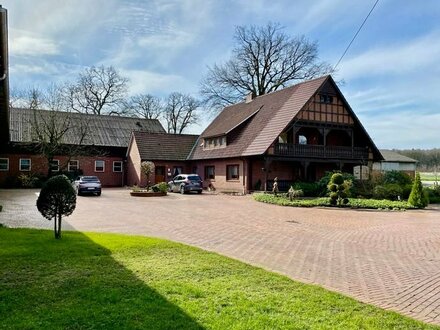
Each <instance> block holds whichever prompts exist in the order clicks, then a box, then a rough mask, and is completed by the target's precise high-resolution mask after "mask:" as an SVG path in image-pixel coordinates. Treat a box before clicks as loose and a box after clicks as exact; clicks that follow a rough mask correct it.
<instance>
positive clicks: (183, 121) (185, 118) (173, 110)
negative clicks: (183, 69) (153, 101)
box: [165, 93, 199, 134]
mask: <svg viewBox="0 0 440 330" xmlns="http://www.w3.org/2000/svg"><path fill="white" fill-rule="evenodd" d="M198 107H199V102H198V101H197V100H196V99H195V98H193V97H191V96H190V95H185V94H181V93H171V94H170V95H169V96H168V99H167V102H166V106H165V120H166V122H167V126H168V133H173V134H182V132H183V131H184V130H185V128H187V127H188V126H189V125H191V124H194V123H196V122H197V119H198V117H197V109H198Z"/></svg>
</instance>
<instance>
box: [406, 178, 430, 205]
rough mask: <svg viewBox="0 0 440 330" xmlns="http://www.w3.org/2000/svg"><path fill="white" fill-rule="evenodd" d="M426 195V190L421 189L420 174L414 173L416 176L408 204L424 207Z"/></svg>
mask: <svg viewBox="0 0 440 330" xmlns="http://www.w3.org/2000/svg"><path fill="white" fill-rule="evenodd" d="M428 198H429V197H428V195H427V193H426V191H425V192H424V191H423V185H422V181H421V180H420V174H419V173H418V172H417V173H416V178H415V179H414V183H413V187H412V190H411V194H410V195H409V198H408V204H409V205H412V206H414V207H417V208H421V209H423V208H425V207H426V206H427V205H428V203H429V199H428Z"/></svg>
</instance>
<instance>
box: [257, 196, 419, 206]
mask: <svg viewBox="0 0 440 330" xmlns="http://www.w3.org/2000/svg"><path fill="white" fill-rule="evenodd" d="M253 197H254V199H255V200H256V201H258V202H263V203H268V204H275V205H281V206H296V207H316V206H321V207H333V206H332V205H331V204H330V199H329V198H326V197H322V198H314V199H294V200H292V201H291V200H289V198H287V197H285V196H282V195H279V196H274V195H272V194H262V193H258V194H254V196H253ZM343 207H345V208H355V209H376V210H407V209H414V207H413V206H411V205H409V204H408V203H407V202H405V201H389V200H377V199H359V198H349V203H348V205H345V206H343Z"/></svg>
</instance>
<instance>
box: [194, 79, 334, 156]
mask: <svg viewBox="0 0 440 330" xmlns="http://www.w3.org/2000/svg"><path fill="white" fill-rule="evenodd" d="M328 77H329V76H324V77H321V78H317V79H314V80H309V81H306V82H303V83H300V84H297V85H294V86H291V87H287V88H284V89H282V90H279V91H276V92H273V93H269V94H266V95H262V96H258V97H256V98H255V99H253V100H252V101H251V102H249V103H246V102H242V103H238V104H235V105H232V106H228V107H226V108H225V109H224V110H223V111H222V112H221V113H220V114H219V115H218V116H217V118H215V119H214V121H213V122H212V123H211V124H210V125H209V126H208V128H206V130H205V131H204V132H203V133H202V135H201V137H211V136H218V135H222V134H225V133H226V132H229V131H230V130H231V128H233V127H237V125H238V124H240V123H241V125H238V126H239V127H240V129H236V130H233V131H232V132H230V134H228V141H227V147H226V148H220V149H211V150H203V146H201V145H197V146H196V147H195V148H194V151H193V153H192V155H191V156H190V158H191V159H210V158H228V157H239V156H251V155H261V154H263V153H264V152H265V151H266V150H267V148H269V146H270V144H271V143H272V142H273V141H274V140H275V139H276V137H277V136H278V135H279V134H280V133H281V132H282V130H283V129H284V128H285V127H286V126H287V125H288V124H289V123H290V121H291V120H292V119H293V118H294V117H295V116H296V115H297V113H298V112H299V111H300V110H301V109H302V108H303V106H304V105H305V104H306V103H307V101H308V100H309V99H310V98H311V97H312V96H313V95H314V93H316V91H317V90H318V89H319V88H320V86H321V85H322V84H323V83H324V82H325V81H326V80H327V79H328ZM254 113H255V115H254V116H252V114H254ZM246 118H248V120H245V119H246Z"/></svg>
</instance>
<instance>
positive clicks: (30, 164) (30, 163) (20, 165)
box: [18, 158, 32, 172]
mask: <svg viewBox="0 0 440 330" xmlns="http://www.w3.org/2000/svg"><path fill="white" fill-rule="evenodd" d="M22 160H28V161H29V169H27V170H24V169H23V167H22V164H21V161H22ZM18 169H19V170H20V171H21V172H30V171H31V169H32V159H30V158H20V160H19V161H18Z"/></svg>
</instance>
